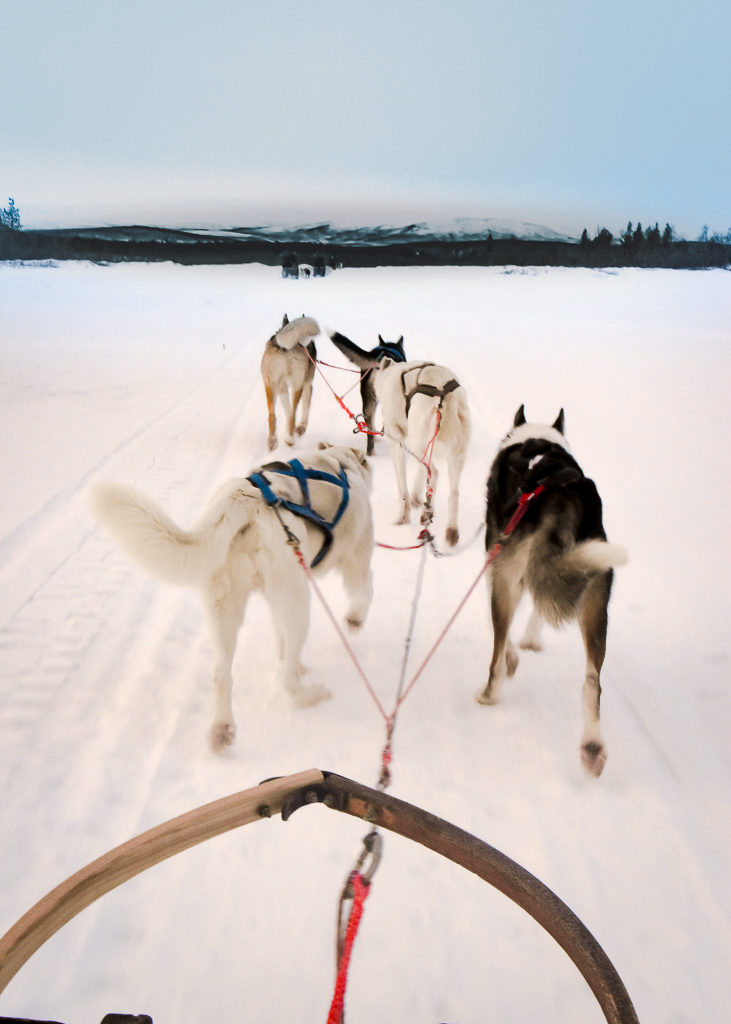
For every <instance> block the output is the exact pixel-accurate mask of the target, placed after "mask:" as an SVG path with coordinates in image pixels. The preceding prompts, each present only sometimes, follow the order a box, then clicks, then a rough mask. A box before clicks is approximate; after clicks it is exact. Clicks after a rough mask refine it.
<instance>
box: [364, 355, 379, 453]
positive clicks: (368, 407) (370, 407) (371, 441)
mask: <svg viewBox="0 0 731 1024" xmlns="http://www.w3.org/2000/svg"><path fill="white" fill-rule="evenodd" d="M360 400H361V403H362V408H363V418H364V419H365V422H366V426H367V428H368V430H369V431H372V430H374V429H375V428H374V423H375V422H376V404H377V399H376V389H375V387H374V385H373V380H372V373H371V372H368V373H366V374H365V375H364V376H362V377H361V379H360ZM374 448H375V437H374V436H373V434H372V433H368V434H366V455H372V454H373V451H374Z"/></svg>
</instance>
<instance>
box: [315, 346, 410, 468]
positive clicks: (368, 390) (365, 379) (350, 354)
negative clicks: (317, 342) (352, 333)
mask: <svg viewBox="0 0 731 1024" xmlns="http://www.w3.org/2000/svg"><path fill="white" fill-rule="evenodd" d="M329 334H330V340H331V341H332V343H333V345H335V347H336V348H337V349H338V351H340V352H342V353H343V355H344V356H347V358H348V359H349V360H350V361H351V363H355V365H356V366H357V367H358V368H359V369H360V371H361V375H360V399H361V403H362V406H363V418H364V420H365V422H366V426H367V428H368V433H367V435H366V452H367V454H368V455H372V454H373V449H374V437H375V435H374V430H375V414H376V405H377V404H378V400H377V397H376V388H375V384H374V382H373V372H372V371H373V370H375V368H376V367H377V366H378V363H379V361H380V360H381V359H385V358H386V356H388V357H389V358H390V359H392V360H393V361H394V362H396V363H403V362H405V361H406V354H405V352H404V336H403V334H402V335H401V337H400V338H399V339H398V341H384V340H383V338H382V337H381V335H380V334H379V335H378V344H377V345H376V346H375V348H372V349H369V350H366V349H364V348H361V347H360V346H359V345H356V344H355V342H354V341H351V340H350V338H346V337H345V335H344V334H341V333H340V332H339V331H330V332H329Z"/></svg>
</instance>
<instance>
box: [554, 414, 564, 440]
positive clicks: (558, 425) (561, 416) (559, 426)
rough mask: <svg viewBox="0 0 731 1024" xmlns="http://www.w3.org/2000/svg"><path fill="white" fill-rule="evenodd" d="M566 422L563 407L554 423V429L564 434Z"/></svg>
mask: <svg viewBox="0 0 731 1024" xmlns="http://www.w3.org/2000/svg"><path fill="white" fill-rule="evenodd" d="M564 424H565V417H564V414H563V409H562V410H561V412H560V413H559V414H558V416H557V417H556V422H555V423H554V424H553V429H554V430H557V431H558V432H559V434H563V432H564Z"/></svg>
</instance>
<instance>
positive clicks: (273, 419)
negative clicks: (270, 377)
mask: <svg viewBox="0 0 731 1024" xmlns="http://www.w3.org/2000/svg"><path fill="white" fill-rule="evenodd" d="M264 391H265V393H266V398H267V412H268V414H269V436H268V438H267V447H268V448H269V451H270V452H271V451H273V450H274V449H275V448H276V447H277V410H276V400H277V396H276V394H275V391H274V388H273V387H272V386H271V385H270V384H266V383H265V384H264Z"/></svg>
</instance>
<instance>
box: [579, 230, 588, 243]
mask: <svg viewBox="0 0 731 1024" xmlns="http://www.w3.org/2000/svg"><path fill="white" fill-rule="evenodd" d="M588 244H589V232H588V231H587V230H586V228H584V230H583V231H582V232H581V245H588Z"/></svg>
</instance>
